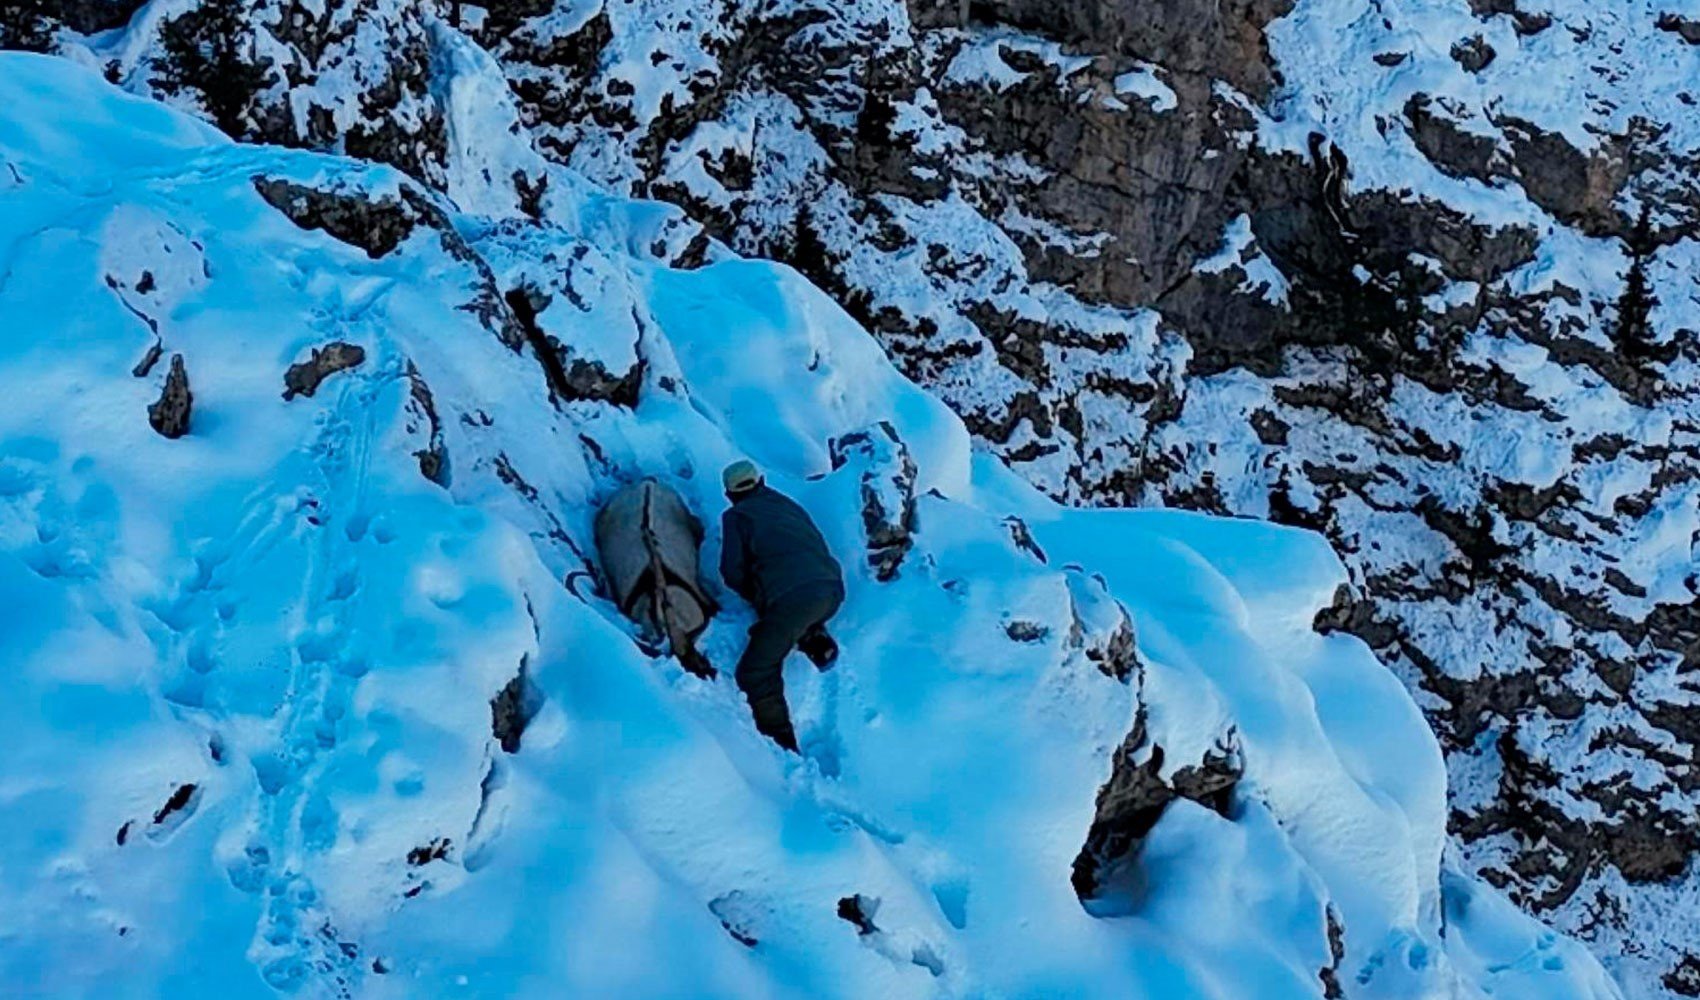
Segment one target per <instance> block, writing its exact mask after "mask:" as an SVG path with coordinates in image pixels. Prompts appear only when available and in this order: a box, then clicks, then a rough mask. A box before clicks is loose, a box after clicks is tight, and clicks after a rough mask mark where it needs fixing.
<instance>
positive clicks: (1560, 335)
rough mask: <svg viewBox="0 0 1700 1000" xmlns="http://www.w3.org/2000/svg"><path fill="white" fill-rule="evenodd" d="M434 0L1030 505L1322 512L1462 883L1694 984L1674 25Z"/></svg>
mask: <svg viewBox="0 0 1700 1000" xmlns="http://www.w3.org/2000/svg"><path fill="white" fill-rule="evenodd" d="M239 6H240V5H239ZM459 10H460V13H461V16H462V17H463V23H464V24H465V25H466V27H467V28H468V29H469V30H470V31H471V32H472V33H473V34H474V35H475V36H476V37H477V38H478V39H479V40H480V41H481V42H482V43H483V44H484V45H485V46H486V47H488V48H489V50H490V51H491V52H492V53H493V54H494V55H496V57H497V58H498V59H499V60H500V62H501V65H502V67H503V71H504V73H505V74H506V75H507V76H508V78H509V81H510V84H511V86H512V89H513V91H514V93H515V94H516V96H517V97H518V98H519V99H520V103H521V107H522V113H523V115H524V117H525V121H526V124H527V126H528V127H529V129H530V130H531V132H532V134H533V136H534V137H535V140H536V143H537V147H538V149H539V150H540V151H542V152H543V153H544V154H545V155H547V156H549V157H551V158H552V159H555V160H558V161H560V162H562V163H566V164H569V165H571V166H573V167H574V168H576V169H578V170H580V171H583V172H585V173H586V174H588V175H590V176H592V177H594V178H595V179H597V180H598V181H600V182H602V183H605V184H609V185H612V186H615V187H616V188H618V189H620V190H624V191H627V192H630V193H634V194H642V195H649V196H654V197H661V198H665V199H668V200H671V201H674V202H676V203H678V204H680V205H682V206H684V207H685V208H686V209H687V210H688V211H689V212H690V213H691V215H692V216H693V217H695V218H697V219H699V220H701V221H703V222H704V223H705V224H706V225H707V226H708V227H709V228H710V230H711V231H712V232H713V233H714V234H715V235H716V236H718V237H719V238H721V239H722V240H724V241H725V242H726V243H728V244H729V245H731V246H732V247H734V248H735V249H737V250H739V251H740V252H745V253H752V254H761V255H768V256H775V257H778V258H780V259H783V260H786V261H788V262H790V263H792V264H794V265H795V266H797V267H798V268H799V269H800V270H801V271H803V272H804V273H805V274H806V275H807V276H808V277H809V278H810V279H811V280H813V281H814V282H815V283H817V284H818V285H820V286H821V287H823V288H825V289H827V290H829V291H830V292H831V293H832V294H833V295H834V297H835V298H837V299H838V300H839V301H840V302H841V303H842V304H843V305H844V306H845V307H846V308H847V309H849V310H850V311H851V312H852V313H853V314H854V315H856V316H857V317H858V318H859V319H861V320H862V321H863V322H864V324H865V325H867V326H868V327H869V328H870V329H871V330H873V331H874V332H875V333H876V334H877V335H878V336H879V337H880V339H881V341H882V343H883V344H884V345H885V346H886V348H887V350H888V353H889V354H890V355H891V356H892V357H893V358H894V359H895V360H896V361H898V362H899V364H900V365H901V366H902V367H903V369H904V370H905V372H906V373H907V374H909V375H911V376H912V377H914V378H915V379H917V380H918V381H920V382H922V383H923V384H925V385H927V386H928V387H929V388H931V389H932V390H933V391H935V392H937V393H938V394H939V395H940V397H941V398H943V399H945V400H946V401H947V402H948V403H949V404H950V405H951V406H952V408H953V409H955V410H957V412H959V413H960V414H962V415H963V417H964V420H965V422H966V423H967V426H968V427H969V429H970V430H971V432H972V433H973V434H974V435H975V437H976V439H977V440H979V441H980V442H982V443H983V444H985V445H986V446H988V447H989V448H991V449H992V450H993V451H994V452H995V453H996V454H998V455H999V456H1001V457H1003V458H1004V459H1006V460H1007V461H1009V462H1010V463H1011V464H1012V465H1013V466H1014V467H1015V468H1017V469H1018V470H1019V471H1020V472H1021V473H1022V475H1023V476H1025V477H1026V478H1028V479H1029V480H1030V481H1031V482H1033V483H1035V484H1036V485H1038V486H1039V487H1041V488H1042V489H1044V490H1046V491H1047V492H1049V493H1051V494H1052V495H1054V496H1057V497H1059V498H1063V499H1067V500H1070V501H1074V502H1082V503H1094V504H1112V505H1122V504H1142V503H1161V504H1165V505H1170V506H1182V507H1191V508H1196V509H1203V510H1208V511H1215V512H1223V513H1226V512H1233V513H1240V514H1249V515H1253V516H1258V517H1270V518H1273V519H1276V520H1281V521H1284V522H1288V523H1296V524H1301V525H1305V526H1309V527H1312V528H1315V529H1316V530H1319V531H1323V532H1325V533H1326V534H1327V535H1328V536H1329V537H1330V539H1331V541H1333V543H1334V545H1335V548H1336V551H1337V552H1339V553H1340V555H1341V557H1342V558H1343V559H1344V560H1345V561H1346V563H1347V566H1348V569H1349V572H1350V575H1351V580H1352V584H1353V592H1352V593H1345V594H1342V595H1341V600H1340V602H1339V604H1338V606H1337V607H1335V608H1334V609H1332V610H1331V611H1330V612H1329V614H1328V615H1327V623H1328V624H1329V625H1330V627H1339V628H1345V629H1349V630H1351V631H1353V632H1355V633H1356V634H1359V635H1361V636H1362V637H1364V638H1365V639H1366V640H1368V641H1370V642H1371V643H1372V644H1373V645H1374V646H1375V648H1376V649H1377V651H1378V652H1379V653H1380V654H1381V655H1382V656H1383V658H1384V659H1385V660H1387V661H1388V662H1389V663H1390V665H1392V666H1393V667H1394V669H1395V670H1396V672H1397V673H1398V674H1399V675H1400V676H1401V677H1402V678H1403V679H1404V680H1406V681H1407V683H1408V685H1409V686H1410V687H1411V689H1412V690H1413V691H1414V692H1416V693H1417V695H1418V697H1419V701H1420V703H1421V704H1422V705H1423V707H1424V709H1425V711H1426V712H1427V713H1428V715H1429V717H1430V719H1431V721H1432V723H1433V724H1434V725H1435V726H1436V728H1437V729H1438V730H1439V731H1440V733H1441V735H1442V739H1443V743H1444V746H1445V748H1446V750H1447V752H1448V754H1449V758H1450V762H1451V763H1450V766H1451V770H1452V777H1453V786H1454V788H1455V789H1456V794H1455V796H1454V800H1453V803H1452V805H1453V813H1452V818H1451V826H1452V827H1453V830H1454V832H1455V833H1456V835H1457V837H1458V839H1459V843H1460V845H1461V846H1462V847H1463V851H1462V856H1463V859H1464V861H1465V864H1466V866H1467V867H1468V868H1469V869H1470V870H1472V871H1478V872H1480V873H1482V874H1483V875H1484V876H1485V877H1488V878H1491V879H1493V880H1495V881H1496V882H1498V883H1500V884H1501V885H1503V886H1504V887H1506V888H1507V890H1508V891H1510V892H1511V893H1512V894H1513V895H1514V897H1515V898H1516V899H1517V900H1518V901H1519V902H1520V903H1521V904H1523V905H1525V906H1528V907H1531V908H1534V909H1537V910H1539V911H1541V912H1544V913H1548V914H1551V915H1552V917H1553V919H1555V920H1557V921H1558V922H1559V923H1560V924H1561V925H1562V926H1564V927H1565V928H1566V929H1568V930H1571V931H1573V932H1575V933H1577V934H1579V935H1582V936H1584V937H1585V938H1587V939H1588V940H1590V941H1591V942H1592V943H1593V944H1594V945H1595V947H1596V949H1597V951H1598V953H1599V954H1601V955H1602V956H1604V957H1606V958H1607V959H1608V960H1610V961H1613V962H1618V963H1621V968H1622V971H1623V975H1624V976H1625V977H1626V978H1627V979H1628V980H1630V981H1632V982H1633V983H1634V988H1635V990H1636V991H1638V992H1639V993H1641V994H1643V995H1649V996H1669V995H1700V937H1693V936H1691V932H1690V931H1689V930H1688V928H1690V927H1693V926H1700V925H1696V924H1695V922H1694V921H1692V920H1689V919H1686V917H1685V916H1683V915H1688V914H1692V913H1693V912H1694V910H1695V908H1696V905H1697V904H1696V903H1695V901H1694V895H1693V888H1692V874H1691V871H1692V863H1691V859H1692V857H1693V856H1694V854H1695V853H1696V850H1697V848H1700V839H1697V838H1700V828H1697V827H1696V824H1695V822H1694V815H1695V802H1694V801H1693V794H1694V793H1693V779H1692V775H1691V763H1692V759H1693V757H1694V754H1695V752H1696V749H1695V748H1696V743H1695V739H1696V737H1697V735H1700V733H1697V732H1696V730H1695V727H1694V724H1693V721H1692V718H1693V713H1694V704H1693V700H1694V692H1693V690H1692V687H1691V686H1690V685H1689V684H1688V683H1687V682H1686V679H1685V675H1686V673H1687V672H1689V671H1690V670H1691V668H1692V667H1693V661H1694V652H1693V651H1694V649H1695V643H1696V642H1697V641H1700V621H1697V611H1696V594H1695V586H1696V584H1695V582H1694V576H1693V572H1692V564H1693V559H1694V555H1693V545H1694V537H1695V530H1696V528H1697V527H1700V525H1697V524H1696V521H1697V519H1700V518H1697V514H1696V507H1697V500H1696V486H1695V483H1696V482H1697V481H1700V454H1697V447H1700V445H1697V440H1696V434H1697V431H1696V427H1700V415H1697V414H1696V413H1695V405H1696V403H1695V396H1694V392H1693V389H1692V386H1693V384H1694V367H1695V359H1696V348H1695V341H1694V337H1693V331H1694V330H1696V329H1697V328H1700V319H1697V317H1696V314H1695V310H1696V301H1697V294H1696V290H1695V285H1694V274H1695V268H1694V263H1695V261H1694V257H1695V253H1696V250H1695V247H1696V239H1697V238H1700V234H1697V233H1696V231H1695V215H1694V211H1695V206H1694V195H1693V192H1694V190H1695V184H1694V179H1695V177H1696V175H1697V170H1696V164H1697V163H1700V137H1697V135H1696V133H1695V129H1694V122H1695V121H1696V119H1695V116H1694V114H1693V110H1692V109H1693V106H1694V102H1695V100H1696V99H1697V97H1700V95H1696V94H1695V93H1694V88H1693V86H1692V81H1693V80H1694V79H1696V78H1700V47H1696V46H1695V45H1694V43H1693V41H1692V39H1693V37H1695V36H1696V35H1697V34H1700V29H1696V28H1695V27H1694V25H1695V23H1696V20H1695V17H1694V15H1693V13H1692V12H1691V11H1685V10H1684V9H1683V8H1682V6H1681V5H1680V4H1672V3H1665V2H1652V0H1630V2H1624V3H1614V4H1607V5H1600V4H1587V3H1580V2H1569V0H1551V2H1541V3H1527V2H1511V0H1423V2H1397V3H1388V2H1381V0H1295V2H1292V3H1287V2H1267V3H1263V2H1241V3H1228V4H1219V3H1209V4H1206V3H1199V2H1195V0H1164V2H1160V3H1149V4H1124V3H1109V2H1097V0H1072V2H1068V3H1064V4H1058V5H1037V4H1032V3H1028V2H1024V0H989V2H983V3H982V2H976V3H972V4H958V3H954V2H944V0H910V2H907V3H901V4H900V3H897V2H895V0H868V2H861V3H855V4H826V3H818V2H809V0H797V2H772V3H746V2H732V0H726V2H722V0H653V2H645V3H603V2H599V0H560V2H556V3H515V2H506V0H494V2H491V3H489V4H487V5H483V6H474V5H467V6H464V7H462V8H459ZM129 34H135V29H134V28H132V29H131V32H130V33H129ZM150 45H151V43H147V42H145V41H144V42H143V43H141V44H140V45H139V46H133V47H132V48H131V49H127V50H125V51H134V52H148V51H151V50H155V49H157V45H152V46H151V48H150ZM65 47H66V49H67V51H69V52H71V53H72V54H78V53H79V52H82V51H83V50H82V49H81V47H80V43H78V42H77V41H76V40H71V41H68V42H67V43H66V46H65ZM111 51H112V48H111V45H110V43H109V41H108V40H106V39H103V38H98V37H97V38H94V39H92V40H91V42H90V47H89V48H88V49H87V52H88V53H90V54H91V55H89V56H85V57H88V58H92V59H93V60H95V61H97V62H100V61H104V60H106V59H109V58H111V55H110V52H111ZM126 58H129V57H126ZM133 64H134V63H133V61H125V60H123V59H121V60H120V65H121V67H128V66H131V65H133ZM126 72H128V70H126ZM126 79H127V80H129V81H130V83H131V85H132V86H136V87H139V88H142V89H146V90H149V91H150V92H162V91H163V90H164V88H161V87H158V86H156V85H153V84H152V83H150V82H149V81H148V80H147V79H146V78H145V74H143V75H142V76H141V77H137V76H127V77H126ZM314 86H316V85H315V84H311V83H305V84H301V85H299V86H295V87H292V88H284V87H282V86H281V85H279V86H274V87H273V89H272V90H270V91H267V92H266V93H264V94H260V95H258V96H257V97H256V103H257V105H258V106H266V105H268V104H271V103H276V102H278V101H280V100H285V99H287V100H288V101H290V102H294V103H300V102H302V101H305V100H309V99H310V98H309V97H308V96H307V95H308V94H309V93H310V92H311V91H312V89H313V87H314ZM280 90H282V91H285V92H286V93H284V94H280V93H279V91H280ZM166 96H168V97H171V98H172V99H173V100H180V101H183V103H184V104H185V106H188V107H197V104H196V102H195V100H194V99H193V94H189V95H187V97H185V95H183V94H175V95H173V94H166ZM202 110H204V108H203V109H202ZM262 121H263V119H262V118H261V117H260V116H255V117H254V119H253V120H252V121H251V122H250V123H249V125H248V126H245V128H248V129H249V133H250V134H251V133H252V131H253V130H256V129H258V130H259V131H260V132H261V133H262V134H264V131H265V130H264V129H262V128H261V127H260V126H261V122H262ZM277 137H278V138H283V139H289V138H290V137H289V136H288V135H282V136H277ZM326 142H327V143H328V144H330V145H332V146H335V144H336V140H327V141H326ZM394 162H402V163H403V164H404V165H405V161H403V160H401V159H396V160H394ZM1643 207H1647V208H1648V209H1649V211H1648V220H1647V221H1648V225H1647V231H1646V232H1644V233H1643V232H1639V231H1638V229H1637V226H1636V223H1637V217H1638V215H1639V214H1640V210H1641V209H1642V208H1643ZM1636 268H1639V269H1640V270H1641V272H1642V274H1643V276H1644V277H1645V279H1646V282H1647V287H1648V288H1649V289H1650V290H1651V292H1652V298H1654V299H1656V300H1657V301H1656V303H1649V301H1648V299H1647V298H1646V297H1645V296H1644V297H1642V298H1641V300H1640V302H1639V306H1637V303H1636V302H1634V301H1633V300H1632V299H1631V298H1630V297H1628V296H1627V295H1626V289H1627V288H1628V286H1629V275H1630V273H1632V272H1633V271H1634V270H1635V269H1636ZM1638 310H1639V311H1638ZM1637 317H1639V318H1637ZM1672 914H1677V915H1678V916H1675V917H1673V916H1672Z"/></svg>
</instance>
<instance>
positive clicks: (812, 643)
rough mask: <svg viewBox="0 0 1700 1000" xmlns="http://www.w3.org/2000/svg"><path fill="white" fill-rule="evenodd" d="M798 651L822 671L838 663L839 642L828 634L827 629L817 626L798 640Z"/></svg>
mask: <svg viewBox="0 0 1700 1000" xmlns="http://www.w3.org/2000/svg"><path fill="white" fill-rule="evenodd" d="M797 649H798V650H800V651H801V652H802V654H803V655H804V656H806V657H808V658H809V662H810V663H813V664H814V665H815V666H816V667H818V668H819V669H821V670H826V669H828V668H829V667H831V666H832V665H833V664H834V663H836V662H838V642H837V640H835V639H833V637H832V636H831V635H828V634H827V631H826V628H825V627H824V626H821V625H816V626H813V627H812V628H810V629H809V630H808V631H807V632H804V633H803V637H802V638H801V639H798V640H797Z"/></svg>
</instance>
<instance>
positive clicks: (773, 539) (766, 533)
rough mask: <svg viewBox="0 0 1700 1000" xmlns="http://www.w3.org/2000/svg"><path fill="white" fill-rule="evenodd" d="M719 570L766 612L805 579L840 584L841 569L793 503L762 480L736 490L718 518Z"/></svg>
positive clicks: (810, 523)
mask: <svg viewBox="0 0 1700 1000" xmlns="http://www.w3.org/2000/svg"><path fill="white" fill-rule="evenodd" d="M720 528H721V548H720V575H721V577H722V578H724V579H725V581H726V585H727V586H728V587H731V588H732V589H733V590H735V591H737V592H738V593H739V594H740V595H742V596H743V598H744V599H745V600H747V601H749V602H750V603H751V604H753V605H755V608H756V610H757V611H765V610H766V609H767V608H768V607H769V606H771V605H772V603H773V602H774V601H775V600H777V599H779V598H781V597H783V596H785V595H786V594H787V593H790V592H791V591H794V590H797V589H798V588H800V587H805V586H807V585H809V584H818V583H832V584H834V585H836V586H838V587H840V588H842V587H843V586H844V571H843V569H842V568H840V567H839V565H838V560H836V559H834V558H833V557H832V552H831V551H830V550H829V549H828V548H827V547H826V539H824V538H822V537H821V533H820V530H819V529H817V528H816V527H815V524H814V522H813V521H811V520H809V515H808V513H807V512H806V511H804V510H803V508H802V507H800V506H798V505H797V502H796V501H794V500H792V499H791V498H790V497H787V496H786V495H784V494H783V493H780V492H779V491H778V490H775V489H772V488H771V487H768V486H766V485H762V486H758V487H756V488H755V489H753V490H751V491H749V492H748V493H743V494H740V495H739V496H738V497H737V498H736V499H735V500H734V501H733V503H732V506H731V507H729V508H727V510H726V513H725V514H722V515H721V517H720Z"/></svg>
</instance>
